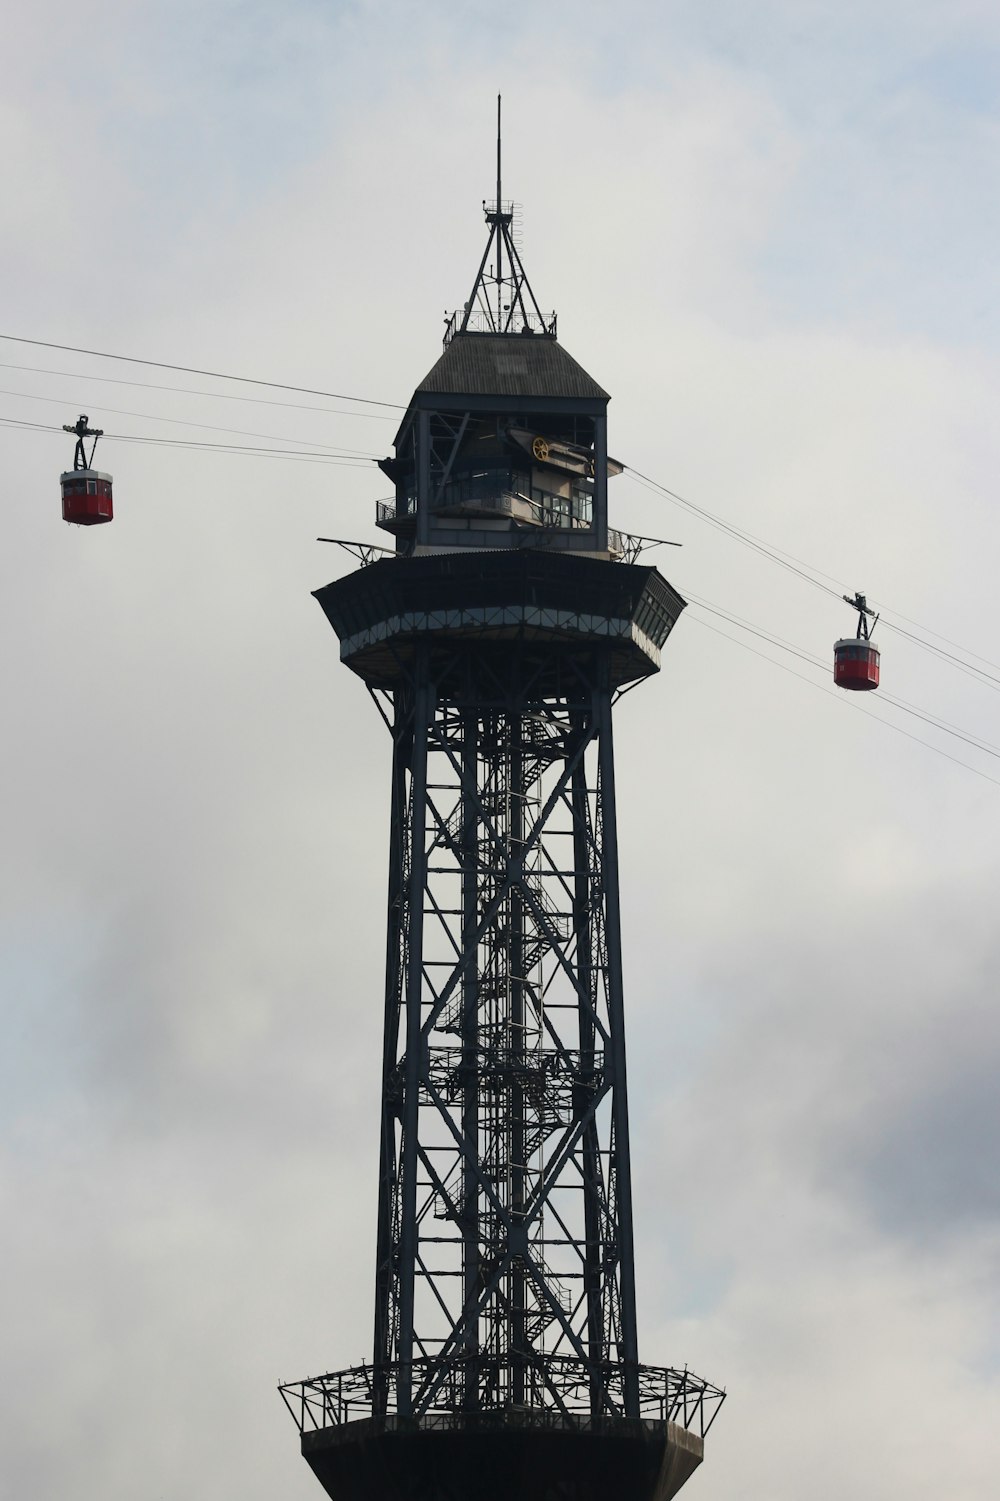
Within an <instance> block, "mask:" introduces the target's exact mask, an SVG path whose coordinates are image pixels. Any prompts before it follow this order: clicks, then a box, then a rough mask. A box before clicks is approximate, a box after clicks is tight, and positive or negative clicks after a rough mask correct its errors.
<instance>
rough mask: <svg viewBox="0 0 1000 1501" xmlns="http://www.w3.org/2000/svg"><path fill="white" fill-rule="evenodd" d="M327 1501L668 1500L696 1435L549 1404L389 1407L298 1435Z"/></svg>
mask: <svg viewBox="0 0 1000 1501" xmlns="http://www.w3.org/2000/svg"><path fill="white" fill-rule="evenodd" d="M302 1453H303V1456H304V1457H305V1458H306V1459H307V1460H308V1462H309V1464H310V1466H311V1468H312V1470H313V1472H314V1474H315V1475H316V1478H317V1479H318V1480H319V1481H320V1483H321V1484H322V1486H323V1488H324V1490H325V1491H326V1493H327V1495H328V1496H330V1497H331V1498H332V1501H670V1498H671V1497H672V1496H676V1494H677V1492H678V1491H679V1490H680V1488H681V1486H682V1485H683V1484H684V1482H685V1481H686V1480H687V1479H688V1478H689V1477H690V1475H691V1474H692V1472H693V1471H694V1470H695V1469H696V1468H697V1466H698V1465H699V1464H700V1463H701V1461H702V1456H703V1453H704V1441H703V1440H702V1439H701V1438H700V1437H699V1436H698V1435H697V1434H694V1433H689V1432H688V1431H687V1430H686V1429H685V1428H682V1427H681V1426H680V1425H679V1424H677V1423H673V1422H660V1421H655V1420H651V1419H646V1418H601V1419H596V1420H595V1419H591V1418H586V1417H582V1416H581V1417H576V1416H575V1415H570V1416H569V1417H566V1418H563V1417H561V1416H557V1415H555V1414H552V1413H544V1414H542V1413H538V1412H523V1413H521V1412H517V1411H516V1410H514V1411H511V1410H509V1409H508V1410H507V1411H503V1412H494V1413H489V1414H462V1413H448V1414H442V1413H435V1414H429V1415H428V1416H427V1417H424V1418H421V1419H403V1418H399V1417H396V1416H392V1415H390V1416H389V1417H387V1418H385V1419H383V1420H378V1419H372V1418H364V1419H360V1420H358V1421H356V1422H352V1423H340V1424H337V1425H335V1426H333V1427H329V1428H319V1429H313V1430H311V1431H306V1432H303V1434H302Z"/></svg>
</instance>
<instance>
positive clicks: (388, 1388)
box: [278, 1354, 726, 1438]
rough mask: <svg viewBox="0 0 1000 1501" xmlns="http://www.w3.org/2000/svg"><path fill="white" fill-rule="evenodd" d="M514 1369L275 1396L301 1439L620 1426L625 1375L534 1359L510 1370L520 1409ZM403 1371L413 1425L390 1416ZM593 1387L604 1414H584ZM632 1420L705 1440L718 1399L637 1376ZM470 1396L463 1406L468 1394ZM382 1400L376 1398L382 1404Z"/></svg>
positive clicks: (435, 1373) (310, 1388)
mask: <svg viewBox="0 0 1000 1501" xmlns="http://www.w3.org/2000/svg"><path fill="white" fill-rule="evenodd" d="M513 1368H514V1362H513V1361H512V1360H511V1359H510V1357H502V1356H488V1355H479V1354H474V1355H452V1356H446V1357H445V1358H444V1359H435V1358H434V1357H433V1356H428V1357H427V1358H425V1359H423V1360H417V1361H414V1362H413V1364H412V1366H409V1367H402V1366H399V1365H392V1366H389V1367H386V1368H384V1369H382V1370H380V1371H376V1369H375V1368H374V1367H373V1366H369V1365H360V1366H351V1367H350V1368H349V1369H348V1370H346V1371H336V1372H331V1373H328V1374H327V1375H325V1376H314V1377H311V1378H310V1379H308V1380H305V1381H292V1382H287V1383H284V1384H282V1385H281V1386H279V1388H278V1390H279V1391H280V1393H281V1396H282V1399H283V1401H284V1403H285V1406H286V1407H287V1408H288V1410H289V1412H290V1413H291V1415H292V1417H293V1418H294V1419H295V1422H296V1423H297V1424H298V1427H299V1432H300V1433H307V1432H310V1431H312V1430H315V1429H320V1428H333V1427H339V1426H340V1425H341V1424H343V1423H353V1422H359V1421H362V1420H363V1419H366V1418H367V1419H377V1420H378V1421H379V1423H380V1426H381V1427H383V1428H389V1427H396V1426H398V1425H403V1424H404V1423H413V1422H414V1419H415V1420H416V1422H417V1423H418V1424H419V1426H421V1427H435V1428H456V1429H458V1428H469V1427H480V1426H481V1427H490V1426H501V1427H502V1426H515V1427H539V1428H545V1427H553V1428H554V1427H576V1428H580V1429H582V1430H587V1431H599V1430H600V1427H601V1426H602V1424H605V1423H609V1421H610V1422H611V1423H618V1422H620V1421H621V1420H622V1419H623V1418H624V1394H623V1388H624V1367H623V1366H612V1367H611V1368H610V1369H608V1368H606V1367H605V1368H601V1369H599V1370H598V1371H597V1372H596V1373H595V1371H594V1370H593V1369H592V1367H591V1366H590V1365H589V1364H587V1362H585V1361H582V1360H576V1359H573V1358H571V1357H569V1356H563V1355H533V1356H529V1357H527V1358H526V1359H524V1360H522V1361H519V1362H518V1374H519V1378H520V1379H521V1380H524V1378H525V1377H526V1378H527V1379H526V1382H525V1388H526V1389H525V1399H524V1401H523V1403H518V1404H517V1405H516V1406H515V1405H514V1404H513V1403H512V1401H511V1398H510V1393H511V1392H512V1390H513V1379H512V1378H513ZM406 1370H409V1372H410V1375H411V1387H412V1391H413V1410H414V1419H409V1418H407V1419H403V1418H400V1417H399V1415H398V1414H397V1413H396V1411H395V1401H394V1395H393V1394H394V1392H395V1390H396V1385H397V1382H398V1379H399V1376H400V1374H401V1373H402V1372H404V1371H406ZM595 1374H596V1377H597V1384H598V1385H599V1387H600V1389H601V1391H602V1392H603V1393H604V1395H605V1407H604V1410H603V1412H600V1413H594V1412H593V1411H592V1398H591V1391H592V1388H593V1386H594V1384H595V1382H594V1378H595ZM638 1375H639V1415H640V1418H641V1419H642V1420H643V1421H644V1422H646V1423H647V1424H662V1423H666V1422H672V1423H677V1424H679V1425H680V1426H681V1427H682V1428H685V1429H687V1430H688V1431H689V1432H692V1433H697V1434H698V1435H699V1436H700V1437H701V1438H704V1437H705V1435H706V1434H707V1432H708V1430H709V1428H710V1427H711V1426H712V1424H713V1422H714V1421H715V1419H716V1417H717V1415H718V1412H719V1409H720V1407H721V1406H722V1404H723V1402H724V1401H725V1397H726V1394H725V1392H724V1391H723V1390H721V1389H720V1388H719V1387H716V1386H712V1385H711V1383H710V1382H708V1381H703V1380H702V1379H701V1378H700V1377H698V1376H695V1375H694V1373H693V1372H692V1371H689V1370H687V1369H686V1368H685V1369H684V1370H675V1369H673V1368H671V1367H663V1366H647V1365H640V1366H639V1367H638ZM470 1391H473V1392H474V1393H475V1394H476V1398H475V1403H474V1404H470V1400H469V1393H470ZM380 1393H381V1396H380Z"/></svg>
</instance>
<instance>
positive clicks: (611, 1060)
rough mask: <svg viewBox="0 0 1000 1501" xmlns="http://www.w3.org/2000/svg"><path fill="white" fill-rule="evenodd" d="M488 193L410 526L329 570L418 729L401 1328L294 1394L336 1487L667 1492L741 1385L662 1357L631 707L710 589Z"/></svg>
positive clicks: (356, 631) (408, 888)
mask: <svg viewBox="0 0 1000 1501" xmlns="http://www.w3.org/2000/svg"><path fill="white" fill-rule="evenodd" d="M484 210H485V215H486V223H487V225H488V229H489V239H488V243H487V247H486V251H485V253H484V255H483V258H482V262H481V264H480V266H479V270H478V272H477V275H476V279H475V283H474V285H473V288H472V292H471V294H470V297H469V300H468V302H467V303H466V304H465V306H464V307H463V309H462V310H461V311H460V312H458V313H456V314H455V315H454V316H453V317H452V318H451V319H450V320H449V321H448V323H447V327H446V332H445V340H444V352H443V354H442V355H441V357H440V359H439V360H438V361H437V363H436V364H435V365H434V367H433V368H432V369H431V371H430V372H429V374H428V375H427V376H425V378H424V379H423V380H422V381H421V382H420V384H419V385H418V386H417V389H416V391H415V392H414V394H413V397H412V400H411V401H410V404H409V406H408V408H407V411H406V415H405V416H404V418H403V421H402V424H401V426H400V428H399V431H398V433H397V435H396V438H395V443H394V448H395V453H394V455H393V457H391V458H387V459H385V460H384V461H383V462H382V464H381V468H382V470H383V471H384V473H385V474H386V475H387V476H388V477H389V479H390V480H391V482H392V484H393V487H394V495H393V497H392V499H390V500H386V501H380V502H379V503H378V511H377V525H378V526H379V527H380V528H381V530H382V531H383V532H384V533H385V534H387V540H388V541H389V542H390V546H389V547H388V548H387V549H386V550H385V552H382V553H380V552H379V550H378V549H373V548H371V547H367V546H365V547H362V546H361V545H357V554H358V556H360V557H361V559H362V566H361V567H360V568H358V569H357V570H356V571H354V572H353V573H351V574H349V575H348V576H347V577H345V578H342V579H339V580H338V581H337V582H335V583H332V584H329V585H327V586H326V587H325V588H323V589H319V590H318V591H317V592H316V598H317V599H318V601H319V603H320V605H321V606H322V608H323V611H324V613H325V615H326V617H327V619H328V620H329V622H330V624H331V625H332V627H333V629H334V631H335V632H336V634H337V636H338V638H339V641H340V655H341V660H342V661H343V662H344V663H346V665H347V666H348V667H349V668H351V670H352V671H353V672H355V673H356V674H357V675H358V677H359V678H360V679H361V680H362V682H363V683H364V684H365V685H366V687H367V688H368V690H369V692H370V694H371V696H372V698H373V699H374V701H375V703H376V705H377V706H378V708H379V710H380V712H381V714H382V717H383V719H384V721H385V724H386V727H387V729H388V731H389V734H390V736H391V739H392V774H391V788H390V799H391V821H390V842H389V884H388V911H387V944H386V976H385V1029H384V1053H383V1061H382V1075H381V1090H380V1102H381V1103H380V1109H381V1147H380V1156H379V1167H378V1172H379V1193H378V1234H377V1251H376V1265H375V1330H374V1349H373V1353H372V1358H371V1362H370V1363H365V1364H362V1365H357V1366H353V1367H350V1368H348V1369H345V1370H341V1371H337V1372H333V1373H330V1374H326V1375H322V1376H317V1377H313V1378H310V1379H307V1380H304V1381H297V1382H292V1383H288V1384H286V1385H283V1386H282V1387H281V1393H282V1396H283V1397H284V1400H285V1402H286V1405H287V1406H288V1408H289V1410H290V1411H291V1413H292V1415H293V1417H294V1418H295V1420H296V1422H297V1424H298V1426H299V1430H300V1433H301V1443H302V1453H303V1455H304V1456H305V1458H306V1459H307V1460H308V1462H309V1464H310V1466H311V1467H312V1469H313V1471H314V1472H315V1474H316V1476H317V1478H318V1480H319V1481H320V1482H321V1483H322V1485H323V1487H324V1488H325V1490H326V1491H327V1493H328V1494H329V1495H330V1496H331V1497H332V1498H334V1501H668V1498H669V1497H671V1496H674V1495H675V1494H676V1493H677V1491H678V1490H679V1489H680V1487H681V1486H682V1485H683V1484H684V1482H685V1481H686V1480H687V1479H688V1477H689V1476H690V1475H691V1473H692V1471H693V1470H694V1469H695V1468H696V1466H697V1465H698V1464H700V1462H701V1460H702V1456H703V1450H704V1436H705V1433H706V1432H707V1430H708V1428H709V1426H710V1424H711V1422H712V1420H713V1418H714V1417H715V1415H716V1413H717V1411H718V1409H719V1406H720V1405H721V1403H722V1400H723V1393H722V1391H720V1390H719V1389H718V1388H716V1387H714V1386H712V1385H710V1384H709V1383H708V1382H706V1381H703V1380H700V1379H698V1378H697V1377H695V1376H694V1375H693V1374H692V1373H691V1372H690V1371H688V1370H686V1369H684V1370H674V1369H669V1368H664V1367H659V1366H651V1365H644V1364H641V1363H640V1360H639V1346H638V1338H637V1332H636V1302H635V1274H634V1263H633V1199H632V1181H631V1173H630V1164H629V1122H628V1101H627V1088H626V1067H625V1031H624V1011H623V993H622V943H621V922H620V910H619V880H618V841H617V830H616V791H615V758H614V743H613V738H612V711H613V706H614V704H615V701H616V699H617V697H618V696H619V695H620V694H621V693H622V691H623V690H625V689H626V688H629V687H631V686H633V685H635V684H637V683H639V682H641V681H642V680H643V679H645V678H648V677H652V676H653V675H654V674H655V673H656V672H657V670H658V668H659V662H660V651H661V649H662V648H663V645H664V643H665V642H666V640H667V637H668V636H669V634H670V631H671V629H672V628H673V626H674V624H675V622H676V620H677V618H678V616H679V615H680V612H681V611H682V609H683V608H684V601H683V600H682V599H681V597H680V596H679V595H678V594H677V592H676V591H675V590H674V589H673V588H671V586H670V585H669V584H668V583H667V582H666V580H665V579H664V578H662V577H661V575H660V574H659V573H658V572H657V571H656V569H655V568H652V567H646V566H641V565H640V564H639V563H637V562H636V561H634V559H635V557H636V555H637V547H636V545H635V540H634V539H630V538H628V537H625V536H622V535H621V534H619V533H617V532H615V531H613V530H612V529H611V528H609V525H608V479H609V477H613V476H614V475H615V474H616V473H619V472H620V470H621V466H620V465H617V464H615V462H614V461H613V460H611V459H609V457H608V451H607V436H606V434H607V405H608V399H609V398H608V395H607V392H605V391H604V390H602V389H601V387H600V386H599V385H598V384H597V382H596V381H595V380H593V379H592V378H591V376H589V375H588V374H587V372H586V371H585V370H583V369H582V368H581V367H580V365H578V364H577V363H576V361H575V360H574V359H573V358H572V357H571V356H570V355H569V354H568V353H567V351H566V350H565V349H564V348H563V347H562V345H561V344H560V343H559V341H558V339H557V337H556V320H555V316H554V315H552V316H550V317H546V316H543V314H542V313H541V310H540V308H539V305H538V303H537V301H536V299H535V296H534V293H533V292H532V290H531V286H530V284H529V282H528V278H527V276H526V275H525V272H524V267H523V265H522V262H521V257H520V253H519V249H518V244H517V233H516V220H515V210H514V207H513V206H512V205H511V204H510V203H508V202H504V200H503V198H502V194H501V187H500V173H499V144H498V171H497V195H496V200H495V201H494V202H492V203H489V204H485V205H484ZM373 1082H374V1081H373ZM639 1208H640V1212H641V1206H639Z"/></svg>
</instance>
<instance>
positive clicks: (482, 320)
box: [444, 95, 556, 345]
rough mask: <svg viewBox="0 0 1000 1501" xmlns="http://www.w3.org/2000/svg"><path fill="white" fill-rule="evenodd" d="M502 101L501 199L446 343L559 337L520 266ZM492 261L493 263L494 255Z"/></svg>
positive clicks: (489, 210) (492, 209) (486, 208)
mask: <svg viewBox="0 0 1000 1501" xmlns="http://www.w3.org/2000/svg"><path fill="white" fill-rule="evenodd" d="M500 111H501V100H500V96H499V95H497V196H496V199H495V201H494V202H493V203H485V202H484V204H483V213H484V214H485V216H486V223H487V224H488V225H489V227H490V232H489V237H488V239H487V241H486V249H485V250H484V251H483V258H482V260H481V261H480V263H479V270H478V271H477V272H476V279H475V281H474V282H473V285H472V291H471V292H470V293H469V299H468V301H467V302H466V304H465V306H464V307H463V308H461V309H460V310H459V311H458V312H457V313H453V314H452V316H451V318H449V319H448V322H447V328H446V330H445V339H444V342H445V344H446V345H447V344H448V343H449V342H450V341H451V339H452V338H453V337H454V336H455V335H456V334H465V333H470V332H476V333H493V334H513V333H520V332H522V331H526V332H529V333H530V332H536V333H545V334H551V335H553V336H554V335H555V332H556V315H555V313H552V314H551V316H550V317H548V318H546V317H545V316H544V314H543V313H542V310H541V308H540V307H539V305H538V299H537V298H536V296H535V294H534V292H533V291H532V290H531V283H530V282H529V280H528V274H527V272H526V271H525V269H524V264H523V262H522V260H521V253H520V251H519V249H518V246H517V235H516V229H515V213H516V210H515V205H514V204H513V203H511V202H505V201H504V197H503V188H502V182H501V132H500V119H501V116H500ZM491 253H492V255H493V261H492V263H490V255H491Z"/></svg>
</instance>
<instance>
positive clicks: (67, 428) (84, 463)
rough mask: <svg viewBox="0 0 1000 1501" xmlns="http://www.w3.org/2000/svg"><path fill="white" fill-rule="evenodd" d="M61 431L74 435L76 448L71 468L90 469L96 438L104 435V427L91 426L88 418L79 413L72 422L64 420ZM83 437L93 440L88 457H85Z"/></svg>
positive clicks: (92, 463)
mask: <svg viewBox="0 0 1000 1501" xmlns="http://www.w3.org/2000/svg"><path fill="white" fill-rule="evenodd" d="M63 432H64V433H74V434H75V435H76V448H75V450H74V453H73V468H74V469H92V468H93V467H94V454H95V453H96V451H97V440H98V438H103V437H104V429H103V428H102V427H91V426H90V418H89V417H87V416H84V415H81V416H80V417H78V418H77V420H76V421H75V422H73V423H70V422H64V423H63ZM84 438H93V440H94V442H93V445H92V446H91V450H90V458H89V459H88V458H87V453H86V449H85V448H84V445H83V440H84Z"/></svg>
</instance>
